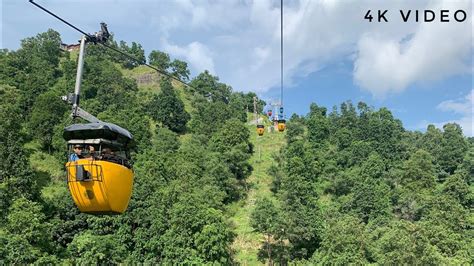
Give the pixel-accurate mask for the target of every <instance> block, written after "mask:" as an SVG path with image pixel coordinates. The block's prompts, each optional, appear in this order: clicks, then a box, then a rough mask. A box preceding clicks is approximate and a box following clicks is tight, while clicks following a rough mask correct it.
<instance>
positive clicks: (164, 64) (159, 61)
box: [148, 50, 171, 71]
mask: <svg viewBox="0 0 474 266" xmlns="http://www.w3.org/2000/svg"><path fill="white" fill-rule="evenodd" d="M148 62H149V63H150V65H153V66H156V67H157V68H158V69H161V70H162V71H166V70H167V69H168V68H169V67H170V66H171V63H170V56H169V54H167V53H165V52H161V51H156V50H153V51H151V52H150V55H148Z"/></svg>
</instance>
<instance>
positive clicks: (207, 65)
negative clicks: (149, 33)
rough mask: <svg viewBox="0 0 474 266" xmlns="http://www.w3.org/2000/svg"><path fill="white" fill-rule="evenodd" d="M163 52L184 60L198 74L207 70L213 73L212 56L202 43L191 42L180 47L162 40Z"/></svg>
mask: <svg viewBox="0 0 474 266" xmlns="http://www.w3.org/2000/svg"><path fill="white" fill-rule="evenodd" d="M163 50H164V51H165V52H167V53H170V54H172V55H174V56H176V57H181V58H185V60H186V61H187V62H188V63H189V64H190V65H191V67H192V68H194V69H198V70H199V71H200V72H202V71H204V70H209V72H211V73H215V70H214V61H213V60H212V54H211V52H210V50H209V49H208V48H207V47H206V46H205V45H203V44H202V43H199V42H192V43H190V44H188V45H186V46H184V47H182V46H178V45H175V44H170V43H168V41H166V40H163Z"/></svg>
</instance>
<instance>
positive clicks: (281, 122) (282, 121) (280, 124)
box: [278, 119, 286, 132]
mask: <svg viewBox="0 0 474 266" xmlns="http://www.w3.org/2000/svg"><path fill="white" fill-rule="evenodd" d="M285 123H286V120H285V119H279V120H278V131H280V132H283V131H285V128H286V124H285Z"/></svg>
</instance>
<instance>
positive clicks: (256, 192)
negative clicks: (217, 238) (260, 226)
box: [229, 125, 285, 265]
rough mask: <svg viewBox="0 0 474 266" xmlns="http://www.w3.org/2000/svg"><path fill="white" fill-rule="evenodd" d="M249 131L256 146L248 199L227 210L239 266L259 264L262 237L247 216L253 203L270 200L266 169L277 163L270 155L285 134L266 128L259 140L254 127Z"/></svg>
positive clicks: (251, 209)
mask: <svg viewBox="0 0 474 266" xmlns="http://www.w3.org/2000/svg"><path fill="white" fill-rule="evenodd" d="M248 127H249V129H250V130H251V133H252V135H251V141H252V143H253V144H254V145H255V147H254V149H255V153H254V154H253V156H252V158H250V163H251V164H252V166H253V172H252V175H251V176H250V177H249V178H248V179H247V183H248V187H249V190H248V194H247V198H245V199H242V200H240V201H238V202H236V203H234V204H232V205H230V206H229V214H230V215H231V216H232V217H231V218H230V221H231V222H232V223H233V224H234V226H235V229H234V232H235V233H236V234H237V237H236V238H235V240H234V243H233V245H232V248H233V249H234V250H235V260H236V261H237V262H238V263H240V264H242V265H255V264H261V262H259V261H258V256H257V254H258V251H259V249H260V247H261V245H262V242H263V235H261V234H259V233H257V232H255V231H254V230H253V228H252V227H251V226H250V215H251V213H252V211H253V209H254V205H255V201H256V200H257V198H260V197H267V198H270V199H273V194H272V192H271V191H270V186H271V183H272V177H271V176H269V175H268V173H267V172H268V169H269V168H270V166H272V165H273V164H275V163H276V162H275V161H274V159H273V154H275V153H278V152H279V151H280V148H281V146H282V145H284V142H285V141H284V140H285V139H284V135H285V134H284V133H283V134H282V133H279V132H273V133H269V132H268V131H267V128H265V134H264V135H263V136H261V137H259V136H257V133H256V132H255V125H249V126H248Z"/></svg>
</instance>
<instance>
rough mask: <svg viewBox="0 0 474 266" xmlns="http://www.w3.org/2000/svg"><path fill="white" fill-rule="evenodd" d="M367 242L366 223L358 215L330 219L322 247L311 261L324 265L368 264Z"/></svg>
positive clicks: (324, 233)
mask: <svg viewBox="0 0 474 266" xmlns="http://www.w3.org/2000/svg"><path fill="white" fill-rule="evenodd" d="M367 244H368V243H367V237H366V232H365V226H364V223H363V222H362V221H361V220H360V219H359V218H357V217H354V216H350V215H343V216H342V217H337V218H336V219H333V220H330V221H329V223H328V226H327V227H326V229H325V230H324V232H323V236H322V241H321V247H320V248H319V249H318V250H317V251H316V252H315V253H314V255H313V257H312V258H311V261H312V262H314V263H315V264H322V265H326V264H336V265H348V264H360V265H362V264H367V263H368V261H367V258H366V257H365V254H366V252H367V250H366V248H367Z"/></svg>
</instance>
